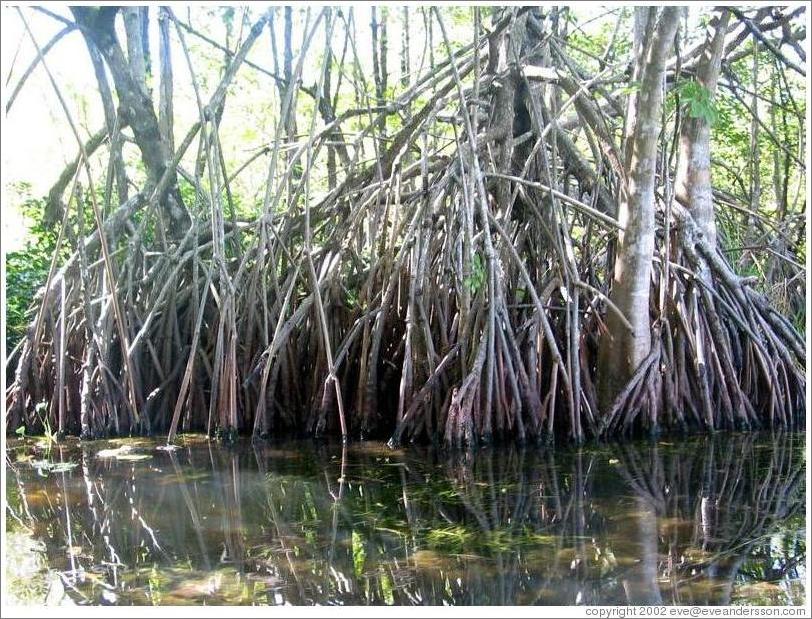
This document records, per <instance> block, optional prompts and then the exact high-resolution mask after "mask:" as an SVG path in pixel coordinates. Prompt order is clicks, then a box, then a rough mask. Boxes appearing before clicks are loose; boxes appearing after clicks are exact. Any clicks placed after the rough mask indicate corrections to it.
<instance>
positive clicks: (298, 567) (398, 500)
mask: <svg viewBox="0 0 812 619" xmlns="http://www.w3.org/2000/svg"><path fill="white" fill-rule="evenodd" d="M801 443H802V438H797V437H795V436H793V435H777V436H775V437H773V438H772V439H771V440H769V441H765V440H763V439H762V438H759V437H754V436H742V437H735V438H724V439H723V438H720V437H714V438H706V439H692V440H690V441H687V442H685V443H684V444H680V445H674V446H671V445H668V444H662V443H660V444H653V445H639V444H638V445H633V446H624V447H615V448H613V449H612V450H603V449H601V450H594V449H581V450H576V451H566V450H562V451H553V450H552V449H547V450H543V451H536V450H532V449H504V450H499V451H497V450H484V451H482V452H480V453H478V454H477V456H476V458H470V457H468V456H466V455H464V454H458V455H456V456H449V455H448V454H437V453H435V452H433V451H431V450H414V451H411V452H406V453H404V452H391V451H387V450H381V449H380V448H378V447H376V446H374V445H373V446H371V447H366V446H363V445H361V446H356V445H350V446H340V445H336V446H324V447H321V448H319V449H314V448H313V446H312V445H309V444H304V445H300V444H296V445H295V446H294V448H292V449H290V448H289V449H279V448H274V447H272V446H270V445H268V446H262V445H259V444H257V445H255V446H254V447H253V452H249V453H250V454H251V456H252V457H249V458H246V457H245V455H244V452H243V450H242V448H241V447H239V446H238V447H236V448H233V449H229V450H227V449H224V448H219V447H212V446H210V447H208V448H206V447H202V448H201V447H194V446H192V447H187V448H184V449H183V450H176V451H173V452H170V453H168V454H166V455H162V454H161V455H156V456H155V460H154V464H152V465H149V466H147V465H141V464H139V463H115V462H110V461H102V460H99V459H97V458H96V457H95V456H93V454H91V453H89V452H86V453H85V454H84V455H83V456H82V462H81V464H82V466H81V469H77V470H76V471H75V472H74V471H65V473H64V474H60V475H52V476H51V477H48V478H44V479H42V478H38V477H36V474H35V473H31V472H30V471H31V470H32V469H31V468H30V467H27V466H24V465H17V466H16V467H15V468H16V470H15V468H10V469H9V470H10V471H12V474H14V475H15V477H16V478H17V482H18V484H17V489H18V492H19V494H20V496H19V498H15V499H14V504H13V505H12V507H13V508H14V509H15V513H17V515H18V516H19V517H20V519H21V520H23V522H25V523H26V525H27V526H29V527H30V528H31V530H32V531H34V534H35V535H36V536H38V537H39V538H41V539H43V541H45V542H46V549H47V560H48V562H49V564H50V565H51V566H52V567H54V568H55V569H57V570H61V571H66V570H70V569H71V567H72V566H71V565H70V561H71V560H75V562H76V565H75V566H74V567H75V570H73V571H71V572H70V573H71V574H74V575H76V576H77V578H75V579H74V580H75V582H74V586H75V587H76V589H77V591H78V592H80V593H81V595H83V596H85V597H87V598H88V599H89V600H91V601H93V600H94V599H96V598H97V597H98V595H99V591H100V589H99V588H98V587H96V588H94V585H92V584H91V581H90V580H84V581H83V580H82V578H80V577H78V576H79V575H80V574H81V572H82V571H84V572H86V573H94V574H95V575H96V576H95V577H94V578H96V579H97V580H95V582H101V583H103V584H102V585H101V586H102V587H103V588H111V589H115V590H116V591H118V592H121V593H124V592H128V591H129V595H130V596H131V597H130V598H128V599H133V600H144V599H146V600H153V601H154V599H156V598H154V597H151V596H152V595H153V594H152V593H146V594H143V593H139V592H142V591H143V590H144V589H146V588H149V589H150V591H151V590H152V588H154V587H159V586H162V587H163V588H164V590H167V589H168V590H169V591H168V593H172V592H173V591H180V592H181V593H183V594H184V595H194V596H195V598H196V599H201V600H203V599H205V600H206V601H207V602H227V601H230V598H228V597H227V591H228V586H227V583H226V580H223V579H227V578H233V579H234V581H235V582H236V583H242V584H239V586H238V587H237V586H235V587H234V589H239V591H241V592H242V593H240V594H239V595H241V596H244V595H246V593H245V592H244V591H245V589H244V583H246V582H249V583H252V585H251V586H249V594H250V595H252V596H253V598H252V599H253V600H254V601H265V602H271V603H279V602H290V603H294V604H312V603H321V602H334V603H342V604H384V603H387V604H392V603H393V604H527V603H546V604H550V603H553V604H573V603H576V602H580V603H588V604H589V603H612V604H615V603H641V602H642V603H646V602H659V601H663V602H665V603H691V602H692V603H703V604H704V603H720V602H723V603H727V602H729V601H730V599H731V596H732V595H733V594H734V593H735V592H734V590H733V587H734V584H735V583H736V582H737V581H741V580H742V579H764V580H766V579H776V578H777V579H780V578H784V577H789V578H797V567H798V562H799V561H803V560H804V559H803V555H804V549H803V547H802V546H801V545H800V544H797V547H795V546H793V545H792V544H794V542H792V539H794V538H793V537H788V538H787V539H788V540H789V542H788V543H789V546H788V547H789V548H790V550H788V551H784V554H783V555H782V556H781V557H779V558H777V559H776V558H774V557H773V554H774V553H775V552H776V550H775V549H773V547H772V546H771V545H770V543H769V540H770V539H772V537H774V534H775V532H776V530H777V527H778V526H779V525H780V524H781V523H782V522H784V521H786V519H787V518H789V517H791V516H793V515H800V514H802V511H801V509H802V505H803V478H804V477H803V472H804V460H803V457H802V454H801V450H800V447H801ZM70 458H71V454H69V453H66V456H65V459H66V460H70ZM161 458H166V461H165V462H164V463H163V464H161V462H162V460H161ZM607 461H608V462H609V464H608V466H607V464H606V463H607ZM156 465H157V466H156ZM161 469H163V470H164V472H163V473H161V472H160V470H161ZM32 475H33V476H34V477H31V476H32ZM34 481H36V482H37V483H34ZM57 493H58V494H59V495H60V498H59V500H54V499H53V497H55V496H56V495H57ZM25 505H27V506H28V507H27V510H26V507H25ZM65 505H70V526H68V524H67V516H68V514H67V513H64V514H63V513H62V512H61V510H62V509H64V508H65ZM134 506H135V507H137V509H138V514H139V515H140V516H141V517H142V518H143V519H144V522H149V523H150V526H151V530H152V534H153V535H154V536H155V544H153V543H152V540H151V538H150V536H149V534H148V533H147V532H146V531H145V530H144V529H143V527H141V526H138V523H137V518H135V519H133V518H134V516H132V514H133V512H132V510H133V507H134ZM125 515H126V516H128V517H124V516H125ZM132 525H136V526H132ZM79 540H81V541H79ZM73 544H76V545H77V546H79V545H81V547H82V548H81V550H80V551H79V550H76V552H75V556H73V557H72V558H71V557H70V556H69V555H68V553H66V551H65V549H66V548H69V549H70V548H71V547H72V546H73ZM157 545H160V547H161V548H163V549H164V551H165V552H163V553H162V552H160V551H158V550H157V549H156V546H157ZM217 547H221V548H224V549H225V554H224V561H223V562H224V563H225V565H220V566H216V565H212V564H211V562H210V555H209V552H208V550H210V549H212V548H217ZM195 548H196V549H198V550H199V551H198V552H194V551H191V552H190V549H195ZM71 552H73V550H71ZM181 565H182V566H184V567H183V568H182V569H180V566H181ZM154 566H156V567H154ZM774 566H775V567H774ZM213 569H216V570H217V571H216V574H217V578H218V579H219V580H218V582H220V581H222V582H220V584H221V586H219V588H218V589H216V590H210V589H205V590H203V591H199V590H198V589H200V588H201V587H198V589H195V587H194V586H192V585H187V586H185V585H184V584H183V583H184V582H185V581H186V580H189V579H192V580H193V581H194V579H198V580H199V581H200V582H208V580H206V579H207V578H209V577H210V576H211V575H212V574H213V572H212V570H213ZM155 570H158V573H159V574H161V573H163V572H162V570H163V571H165V572H166V575H164V576H161V578H164V579H166V580H168V583H165V584H163V585H161V584H160V579H159V580H155V578H156V576H154V574H155ZM147 573H149V574H153V575H152V576H149V579H150V580H149V582H147V576H145V574H147ZM228 574H232V576H228ZM787 575H789V576H787ZM223 583H226V584H223ZM263 583H264V585H265V587H264V588H263V586H262V585H263ZM184 587H185V588H184ZM251 587H255V588H253V589H252V588H251ZM156 591H157V592H158V593H159V591H158V590H157V589H156ZM189 591H191V593H189ZM178 595H180V594H178ZM139 596H141V597H139ZM257 596H260V597H259V598H257ZM77 599H78V594H77ZM237 599H239V600H244V598H243V597H239V598H237Z"/></svg>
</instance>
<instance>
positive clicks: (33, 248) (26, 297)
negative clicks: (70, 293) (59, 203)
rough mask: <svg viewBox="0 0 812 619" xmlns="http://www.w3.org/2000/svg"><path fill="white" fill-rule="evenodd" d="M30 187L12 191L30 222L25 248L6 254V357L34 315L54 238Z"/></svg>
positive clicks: (24, 185)
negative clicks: (35, 298)
mask: <svg viewBox="0 0 812 619" xmlns="http://www.w3.org/2000/svg"><path fill="white" fill-rule="evenodd" d="M30 190H31V186H30V185H29V184H28V183H18V184H16V185H14V186H13V191H14V192H16V194H17V196H18V204H19V205H20V210H21V211H22V214H23V216H24V217H25V218H26V220H28V221H29V222H31V227H30V228H29V232H28V239H27V240H26V243H25V245H24V246H23V247H22V248H21V249H19V250H17V251H10V252H8V253H7V254H6V317H5V318H6V353H9V352H10V351H11V350H13V348H14V347H15V346H16V345H17V343H18V342H19V341H20V339H21V338H22V336H23V335H24V334H25V330H26V328H27V326H28V323H29V322H30V320H31V318H32V315H33V308H32V303H33V301H34V296H35V294H36V292H37V291H38V290H39V288H41V287H42V285H43V284H44V283H45V279H46V278H47V277H48V269H49V268H50V265H51V256H52V255H53V252H54V249H55V248H56V237H57V234H56V232H55V231H54V230H49V229H47V228H45V227H44V226H43V224H42V213H43V210H44V208H45V201H44V200H38V199H33V198H31V197H30Z"/></svg>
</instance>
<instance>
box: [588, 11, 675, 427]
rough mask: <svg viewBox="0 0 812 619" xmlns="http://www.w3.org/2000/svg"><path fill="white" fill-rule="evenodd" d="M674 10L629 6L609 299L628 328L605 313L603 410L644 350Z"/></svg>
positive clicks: (600, 368) (600, 364)
mask: <svg viewBox="0 0 812 619" xmlns="http://www.w3.org/2000/svg"><path fill="white" fill-rule="evenodd" d="M678 21H679V9H678V8H674V7H668V8H665V9H662V10H661V11H658V10H657V9H655V8H647V7H639V8H636V9H635V30H636V32H635V35H636V36H635V40H636V42H637V45H636V46H635V53H636V55H637V58H636V61H635V67H634V74H633V78H632V81H633V83H636V84H639V89H638V90H637V91H636V92H633V93H632V94H631V95H630V96H629V100H628V104H627V112H626V114H627V116H626V118H627V126H626V136H625V161H624V167H625V175H626V179H625V184H624V187H623V188H622V190H621V195H620V204H619V208H618V222H619V224H620V227H621V231H620V232H619V234H618V254H617V258H616V259H615V267H614V279H613V284H612V291H611V295H610V299H611V300H612V301H613V302H614V304H615V305H616V306H617V307H618V308H619V309H620V311H621V312H622V313H623V315H624V316H625V317H626V319H627V320H628V321H629V323H630V324H631V326H632V328H633V333H630V332H629V331H628V329H627V328H626V327H625V326H624V324H623V322H622V320H621V319H620V317H618V316H617V315H616V314H615V313H614V312H609V313H608V314H607V318H606V326H607V329H608V330H607V332H606V333H605V334H604V335H603V336H602V338H601V343H600V351H599V361H598V397H599V405H600V407H601V409H602V410H603V411H607V410H609V408H610V407H611V405H612V402H613V400H614V398H615V397H616V396H617V394H618V393H620V391H621V390H622V388H623V386H624V385H625V384H626V382H627V381H628V380H629V379H630V378H631V376H632V375H633V374H634V371H635V370H636V369H637V367H638V366H639V365H640V363H641V362H642V361H643V360H644V359H645V358H646V356H647V355H648V353H649V351H650V349H651V331H650V329H651V321H650V316H649V293H650V288H651V263H652V256H653V252H654V188H655V181H656V179H655V172H656V161H657V138H658V136H659V131H660V123H659V120H660V114H661V110H662V103H663V79H664V77H665V62H666V60H667V56H668V51H669V49H670V47H671V45H672V44H673V41H674V35H675V34H676V30H677V24H678Z"/></svg>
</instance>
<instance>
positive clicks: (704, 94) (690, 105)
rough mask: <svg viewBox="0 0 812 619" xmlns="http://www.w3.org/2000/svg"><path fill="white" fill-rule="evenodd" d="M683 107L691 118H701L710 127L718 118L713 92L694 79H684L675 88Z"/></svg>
mask: <svg viewBox="0 0 812 619" xmlns="http://www.w3.org/2000/svg"><path fill="white" fill-rule="evenodd" d="M676 92H677V94H678V95H679V98H680V103H681V104H682V106H683V109H684V110H685V111H686V112H687V114H688V116H690V117H691V118H702V119H704V120H705V121H706V122H707V123H708V124H709V125H710V126H711V127H712V126H714V125H715V124H716V122H717V121H718V120H719V112H718V111H717V109H716V103H715V101H714V97H713V94H712V93H711V91H710V90H708V89H707V88H705V87H704V86H702V84H700V83H699V82H697V81H695V80H688V81H684V82H682V83H681V84H679V85H678V86H677V88H676Z"/></svg>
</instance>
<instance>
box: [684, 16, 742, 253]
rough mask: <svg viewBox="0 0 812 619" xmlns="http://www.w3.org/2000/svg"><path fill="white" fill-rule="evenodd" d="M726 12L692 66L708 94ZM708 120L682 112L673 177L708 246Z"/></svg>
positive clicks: (711, 230)
mask: <svg viewBox="0 0 812 619" xmlns="http://www.w3.org/2000/svg"><path fill="white" fill-rule="evenodd" d="M729 22H730V12H729V11H726V10H724V11H723V12H722V15H720V16H719V17H718V19H717V21H716V28H715V32H713V33H711V32H708V36H707V39H706V41H705V49H704V50H703V52H702V57H701V59H700V61H699V65H698V67H697V70H696V81H697V83H698V84H699V85H700V86H702V87H703V88H705V89H706V90H707V91H708V92H709V93H710V95H711V96H713V95H714V94H715V92H716V83H717V81H718V79H719V72H720V70H721V67H722V52H723V51H724V43H725V35H727V28H728V23H729ZM710 129H711V128H710V123H709V122H708V119H707V118H705V117H702V116H699V117H696V118H692V117H689V116H687V115H686V117H685V118H684V119H683V120H682V129H681V131H680V157H679V165H678V167H677V176H676V179H675V181H674V189H675V194H676V199H677V200H678V201H679V202H680V203H681V204H682V205H683V206H685V208H686V209H688V212H689V213H691V215H692V216H693V218H694V221H695V222H696V224H697V226H699V229H700V230H701V231H702V234H703V235H704V236H705V238H706V239H707V241H708V243H710V244H711V246H712V247H716V222H715V219H714V210H713V188H712V186H711V157H710Z"/></svg>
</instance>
